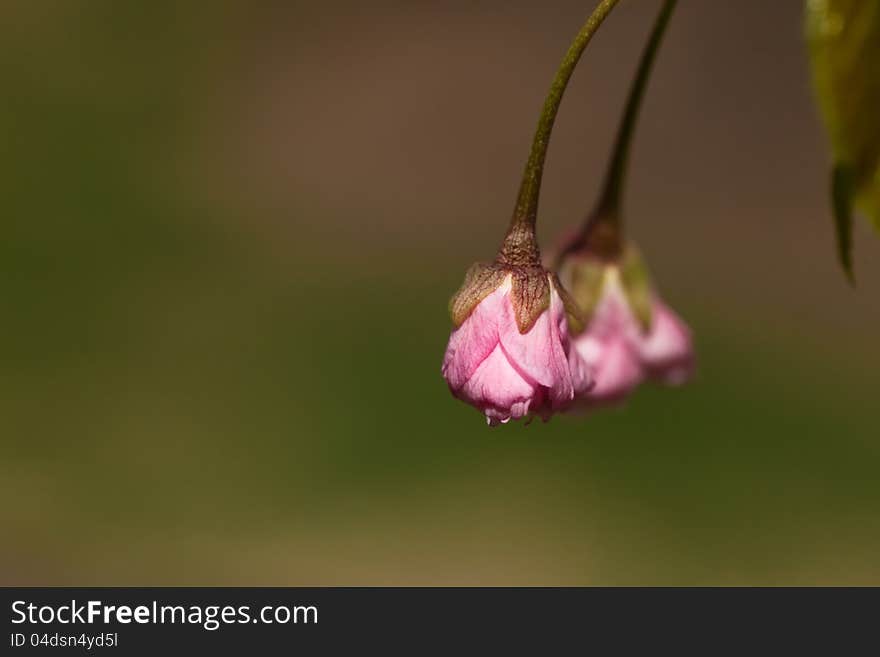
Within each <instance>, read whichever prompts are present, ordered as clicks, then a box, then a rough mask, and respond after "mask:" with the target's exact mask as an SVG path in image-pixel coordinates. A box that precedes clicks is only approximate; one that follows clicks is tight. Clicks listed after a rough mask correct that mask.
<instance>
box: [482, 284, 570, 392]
mask: <svg viewBox="0 0 880 657" xmlns="http://www.w3.org/2000/svg"><path fill="white" fill-rule="evenodd" d="M504 312H505V316H504V319H503V320H502V321H501V322H500V323H499V326H498V329H499V337H500V340H501V346H502V347H503V348H504V351H505V353H506V354H507V355H508V358H509V359H510V362H511V363H512V364H513V365H514V366H515V367H516V368H517V369H518V370H520V371H521V372H522V373H523V375H524V376H526V377H528V378H530V379H532V380H534V381H535V382H537V383H539V384H541V385H542V386H544V387H546V388H547V389H548V393H549V394H548V397H549V400H548V401H549V402H550V403H551V404H552V405H554V406H555V405H558V404H562V403H565V402H568V401H571V399H572V398H573V397H574V388H573V386H572V382H571V373H570V371H569V365H568V357H567V356H566V354H565V350H564V349H563V347H562V335H561V333H560V319H561V318H562V317H563V315H564V309H563V306H562V300H561V299H560V298H559V294H558V293H557V292H556V290H555V289H554V290H552V291H551V293H550V308H548V309H547V310H545V311H544V312H543V313H541V316H540V317H538V319H537V321H536V322H535V325H534V326H533V327H532V328H531V329H530V330H529V331H528V333H525V334H522V333H520V332H519V327H518V326H517V323H516V319H515V316H514V312H513V306H512V304H511V303H510V302H509V301H508V302H507V303H506V304H504ZM566 335H567V333H566Z"/></svg>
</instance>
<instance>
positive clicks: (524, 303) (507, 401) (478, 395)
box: [442, 266, 591, 426]
mask: <svg viewBox="0 0 880 657" xmlns="http://www.w3.org/2000/svg"><path fill="white" fill-rule="evenodd" d="M537 269H538V271H537V272H535V271H532V272H527V273H525V274H524V273H523V272H522V271H505V270H503V269H500V270H499V269H498V267H497V266H483V268H482V269H479V270H478V271H477V273H473V271H472V273H471V274H469V277H468V280H467V281H466V282H465V285H464V287H463V288H462V290H461V291H460V292H459V293H458V295H456V297H455V298H453V304H452V305H453V319H457V315H456V310H458V309H460V308H461V307H462V306H465V307H466V306H468V305H472V303H473V300H474V299H476V298H478V297H482V298H481V299H479V300H478V301H476V302H475V305H472V308H471V309H470V312H469V313H466V316H465V317H464V318H460V317H459V318H458V319H461V322H460V325H459V326H458V328H456V329H455V330H453V331H452V334H451V335H450V337H449V344H448V346H447V348H446V354H445V356H444V358H443V367H442V372H443V377H444V378H445V379H446V382H447V383H448V384H449V389H450V390H451V391H452V394H453V395H454V396H455V397H457V398H458V399H461V400H462V401H465V402H467V403H469V404H471V405H473V406H475V407H476V408H477V409H479V410H480V411H481V412H483V413H484V414H485V416H486V420H487V422H488V423H489V424H490V425H492V426H494V425H497V424H499V423H506V422H508V421H510V420H511V419H519V418H522V417H526V416H528V415H530V414H536V415H540V416H541V417H542V418H543V419H545V420H546V419H548V418H549V417H550V415H552V414H553V412H555V411H557V410H560V409H562V408H564V407H565V406H567V405H568V404H569V403H570V402H571V401H572V399H574V397H575V396H576V395H581V394H583V393H584V392H586V390H587V389H588V388H589V386H590V384H591V381H590V376H589V373H588V371H587V369H586V367H585V366H584V364H583V362H582V361H581V359H580V357H579V356H578V354H577V352H576V351H575V350H574V349H572V348H571V344H570V339H569V333H568V326H567V317H566V309H565V304H564V302H563V298H562V297H561V296H560V291H559V290H558V289H557V285H558V283H557V282H555V281H554V277H553V276H551V275H550V274H548V273H547V272H546V271H544V270H543V269H541V268H537ZM535 277H540V278H537V279H536V278H535ZM541 278H543V280H541ZM487 281H488V282H487ZM545 281H546V282H545ZM487 285H488V287H489V288H494V289H492V290H491V292H489V293H488V294H486V295H485V296H483V294H485V292H486V291H487ZM536 291H537V292H536ZM524 292H525V293H524ZM563 294H564V292H563ZM545 296H546V299H545V298H543V297H545ZM463 298H464V299H466V300H467V299H470V300H471V301H472V303H471V304H467V303H465V302H464V301H462V299H463ZM463 314H464V313H463ZM524 320H525V321H524ZM529 322H531V324H530V325H528V324H529ZM456 323H458V322H456ZM524 324H526V326H523V325H524ZM522 328H526V330H525V331H523V330H521V329H522Z"/></svg>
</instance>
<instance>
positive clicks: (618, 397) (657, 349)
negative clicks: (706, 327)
mask: <svg viewBox="0 0 880 657" xmlns="http://www.w3.org/2000/svg"><path fill="white" fill-rule="evenodd" d="M562 270H563V279H564V280H566V281H567V283H568V285H569V286H570V287H569V289H571V291H572V296H573V297H574V299H575V301H576V303H578V305H580V307H581V309H582V310H583V312H584V315H585V320H586V328H585V329H584V331H583V332H582V333H580V334H579V335H577V336H575V337H573V343H574V347H575V350H576V351H577V352H578V353H579V354H580V356H581V358H583V360H584V362H585V363H586V365H587V367H588V368H590V371H591V373H592V375H593V378H594V380H595V386H593V387H592V388H591V389H590V390H589V391H587V392H586V393H584V394H583V395H581V397H580V399H579V403H578V406H579V407H582V408H591V407H595V406H604V405H610V404H614V403H617V402H620V401H622V400H623V399H625V398H626V397H627V396H628V395H629V394H630V393H631V392H632V391H633V390H634V389H635V388H636V387H637V386H638V385H639V384H640V383H642V382H643V381H644V380H646V379H650V380H654V381H658V382H661V383H665V384H667V385H678V384H681V383H684V382H685V381H687V379H688V378H689V377H690V376H691V374H692V372H693V366H694V353H693V344H692V340H691V333H690V330H689V329H688V327H687V325H686V324H685V323H684V322H683V321H682V320H681V319H680V318H679V317H678V315H676V314H675V313H674V312H673V311H672V310H671V309H670V308H669V307H668V306H667V305H666V304H665V303H663V301H662V300H661V299H660V298H659V296H658V295H657V294H656V292H654V290H653V289H652V288H651V286H650V283H649V280H648V277H647V273H646V272H645V270H644V266H643V264H642V262H641V259H640V258H639V256H638V254H637V253H636V252H635V251H634V250H633V249H632V248H630V249H629V250H628V251H627V252H626V253H625V255H624V256H623V257H621V258H620V259H619V260H611V261H607V260H602V259H599V258H595V257H592V256H590V255H588V254H583V253H581V254H577V255H574V256H570V257H569V259H568V260H567V261H566V262H565V263H564V264H563V269H562Z"/></svg>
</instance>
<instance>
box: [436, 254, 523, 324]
mask: <svg viewBox="0 0 880 657" xmlns="http://www.w3.org/2000/svg"><path fill="white" fill-rule="evenodd" d="M508 273H509V272H508V271H507V270H506V269H505V268H504V267H501V266H500V265H497V264H495V263H492V264H487V263H483V262H478V263H476V264H475V265H473V266H472V267H471V268H470V269H468V272H467V274H465V277H464V283H462V285H461V287H460V288H459V289H458V292H456V293H455V294H454V295H452V298H451V299H450V300H449V315H450V316H451V317H452V323H453V324H454V325H455V327H456V328H458V327H459V326H461V325H462V324H463V323H464V320H466V319H467V318H468V317H469V316H470V314H471V312H473V310H474V308H476V307H477V304H478V303H480V302H481V301H482V300H483V299H485V298H486V297H487V296H489V295H490V294H492V293H493V292H494V291H495V290H497V289H498V287H499V286H500V285H501V284H502V283H503V282H504V278H505V277H506V276H507V274H508Z"/></svg>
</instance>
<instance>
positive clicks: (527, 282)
mask: <svg viewBox="0 0 880 657" xmlns="http://www.w3.org/2000/svg"><path fill="white" fill-rule="evenodd" d="M510 273H511V275H512V277H513V278H512V282H513V287H512V289H511V290H510V302H511V303H512V304H513V313H514V315H515V316H516V325H517V327H518V328H519V332H520V333H528V332H529V330H530V329H531V328H532V327H533V326H534V325H535V322H536V321H538V317H540V316H541V313H542V312H544V311H545V310H547V309H548V308H549V307H550V281H549V279H548V275H547V270H546V269H544V268H543V267H541V266H540V265H534V266H529V267H512V268H511V269H510Z"/></svg>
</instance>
